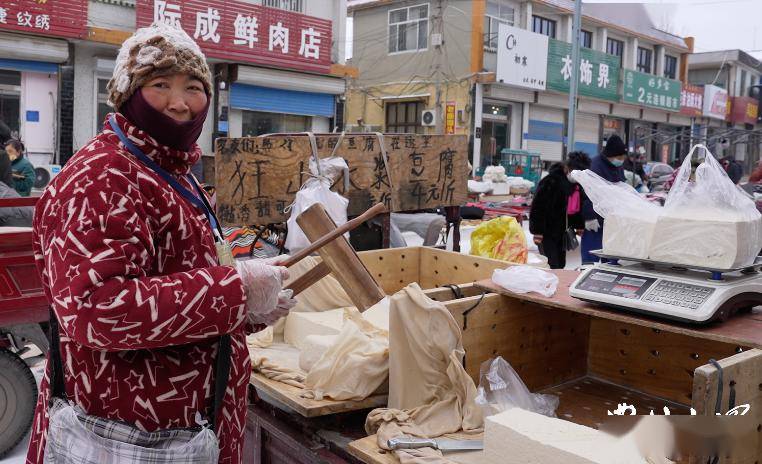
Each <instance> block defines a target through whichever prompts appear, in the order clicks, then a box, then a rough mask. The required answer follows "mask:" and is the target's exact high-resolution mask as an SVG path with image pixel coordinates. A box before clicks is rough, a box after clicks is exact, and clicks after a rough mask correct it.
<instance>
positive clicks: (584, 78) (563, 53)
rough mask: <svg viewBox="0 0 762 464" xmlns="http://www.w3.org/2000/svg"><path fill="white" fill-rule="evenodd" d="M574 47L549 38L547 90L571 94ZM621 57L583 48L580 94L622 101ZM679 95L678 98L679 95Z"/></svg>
mask: <svg viewBox="0 0 762 464" xmlns="http://www.w3.org/2000/svg"><path fill="white" fill-rule="evenodd" d="M571 55H572V47H571V44H569V43H566V42H562V41H560V40H555V39H550V41H549V43H548V78H547V88H548V90H555V91H557V92H564V93H569V82H570V79H571V68H572V59H571ZM619 70H620V67H619V57H618V56H614V55H609V54H607V53H603V52H598V51H595V50H590V49H589V48H581V49H580V63H579V87H578V88H579V94H580V95H584V96H587V97H593V98H600V99H603V100H611V101H619V94H618V92H617V91H618V89H619V72H620V71H619ZM678 96H679V95H678Z"/></svg>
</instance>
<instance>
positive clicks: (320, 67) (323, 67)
mask: <svg viewBox="0 0 762 464" xmlns="http://www.w3.org/2000/svg"><path fill="white" fill-rule="evenodd" d="M136 8H137V26H138V27H144V26H148V25H150V24H151V23H153V22H154V21H158V22H164V23H167V24H170V25H172V26H175V27H180V28H182V29H183V30H184V31H185V32H187V33H188V35H190V36H191V37H192V38H193V39H195V41H196V43H197V44H198V45H199V46H200V47H201V49H202V50H203V51H204V53H205V54H206V56H207V57H210V58H217V59H221V60H228V61H236V62H241V63H253V64H260V65H265V66H275V67H279V68H289V69H296V70H300V71H311V72H318V73H327V72H328V71H329V70H330V67H331V41H332V37H331V21H329V20H325V19H321V18H315V17H312V16H307V15H303V14H299V13H294V12H291V11H286V10H281V9H279V8H270V7H266V6H262V5H253V4H251V3H245V2H243V1H235V0H218V1H215V2H209V1H208V0H137V4H136Z"/></svg>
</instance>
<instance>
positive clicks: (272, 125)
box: [241, 111, 312, 137]
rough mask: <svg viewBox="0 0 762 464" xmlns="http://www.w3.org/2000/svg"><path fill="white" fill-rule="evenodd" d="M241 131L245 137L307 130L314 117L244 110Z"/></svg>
mask: <svg viewBox="0 0 762 464" xmlns="http://www.w3.org/2000/svg"><path fill="white" fill-rule="evenodd" d="M241 119H242V120H241V133H242V135H243V136H244V137H256V136H257V135H262V134H273V133H276V132H278V133H280V132H306V131H308V130H309V129H310V128H311V125H312V124H311V123H312V118H311V117H309V116H298V115H294V114H281V113H266V112H264V111H243V117H242V118H241Z"/></svg>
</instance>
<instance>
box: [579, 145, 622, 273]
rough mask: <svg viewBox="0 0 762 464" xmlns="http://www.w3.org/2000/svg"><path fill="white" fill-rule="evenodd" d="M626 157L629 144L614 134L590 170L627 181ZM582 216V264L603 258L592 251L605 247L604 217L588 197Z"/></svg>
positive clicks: (584, 202) (619, 180)
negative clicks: (583, 224)
mask: <svg viewBox="0 0 762 464" xmlns="http://www.w3.org/2000/svg"><path fill="white" fill-rule="evenodd" d="M626 157H627V146H626V145H625V144H624V141H622V138H621V137H619V136H618V135H616V134H614V135H612V136H610V137H609V138H608V140H606V145H605V146H604V147H603V151H602V152H601V154H600V155H598V156H596V157H595V158H593V161H592V164H591V166H590V170H591V171H593V172H594V173H596V174H598V175H599V176H601V177H603V178H604V179H606V180H607V181H609V182H625V176H624V169H623V168H622V166H623V165H624V160H625V158H626ZM582 216H583V217H584V219H585V232H584V233H583V234H582V242H581V243H580V251H581V253H582V264H592V263H594V262H596V261H600V260H601V259H600V258H598V257H597V256H595V255H593V254H592V253H590V252H591V251H594V250H600V249H601V248H603V218H602V217H601V216H600V215H599V214H598V213H596V212H595V209H593V203H592V202H591V201H590V199H588V198H585V200H584V201H583V203H582Z"/></svg>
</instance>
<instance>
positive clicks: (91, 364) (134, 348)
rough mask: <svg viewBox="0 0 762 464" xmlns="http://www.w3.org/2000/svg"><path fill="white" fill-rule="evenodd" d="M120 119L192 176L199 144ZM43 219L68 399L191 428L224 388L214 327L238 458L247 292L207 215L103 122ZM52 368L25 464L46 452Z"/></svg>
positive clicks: (146, 146)
mask: <svg viewBox="0 0 762 464" xmlns="http://www.w3.org/2000/svg"><path fill="white" fill-rule="evenodd" d="M116 117H117V122H118V124H119V125H120V127H121V128H122V130H123V131H124V133H125V134H127V136H128V137H129V138H130V139H131V140H132V141H133V143H135V145H136V146H138V148H140V149H141V150H142V151H143V152H144V153H145V154H146V155H148V156H149V157H151V158H152V159H153V160H154V161H156V162H157V163H158V164H159V165H160V166H162V167H163V168H164V169H166V170H168V171H169V172H171V173H173V174H176V175H181V174H186V173H188V172H189V170H190V166H191V165H192V164H193V163H195V162H196V161H197V160H198V159H199V156H200V149H199V148H198V146H197V145H194V147H193V149H192V150H191V151H190V152H179V151H177V150H172V149H170V148H168V147H164V146H160V145H159V144H158V143H157V142H156V141H155V140H154V139H152V138H151V137H150V136H148V135H147V134H146V133H144V132H142V131H140V130H138V129H137V128H136V127H135V126H133V125H132V124H131V123H129V122H128V121H127V120H126V119H125V118H124V117H122V116H121V115H119V114H117V115H116ZM178 179H180V181H181V183H183V185H185V186H186V187H187V188H189V189H192V187H191V185H190V184H189V183H188V182H187V180H185V178H184V176H179V177H178ZM191 191H194V190H191ZM33 227H34V234H35V241H34V253H35V259H36V261H37V268H38V271H39V272H40V274H41V276H42V281H43V286H44V290H45V294H46V296H47V298H48V301H49V302H50V303H51V304H52V306H53V309H54V310H55V313H56V315H57V317H58V320H59V322H60V326H61V357H62V360H63V364H64V371H65V384H66V392H67V395H68V397H69V398H70V399H71V398H73V399H74V401H76V403H77V404H79V405H80V406H82V407H83V408H84V409H85V411H87V413H89V414H92V415H96V416H100V417H106V418H111V419H116V420H122V421H125V422H128V423H131V424H135V426H137V427H138V428H140V429H143V430H146V431H154V430H157V429H162V428H169V427H191V426H194V425H195V421H194V415H195V413H196V411H201V412H202V414H204V415H205V416H206V413H207V411H208V410H209V409H208V408H209V406H210V401H211V395H212V394H213V391H214V383H213V381H214V375H213V373H214V359H215V354H216V349H217V338H218V337H219V336H220V335H221V334H225V333H231V334H232V337H231V338H232V360H231V370H230V379H229V381H228V386H227V392H226V394H225V398H224V401H223V409H222V414H221V416H222V418H221V420H220V424H219V425H218V428H217V436H218V437H219V438H220V448H221V453H220V462H221V463H238V462H241V453H242V448H243V430H244V427H245V417H246V389H247V385H248V381H249V376H250V372H251V368H250V360H249V355H248V351H247V349H246V341H245V333H244V321H245V319H246V307H245V301H246V297H245V292H244V288H243V284H242V282H241V278H240V277H239V275H238V273H237V272H236V270H235V269H234V268H233V267H230V266H220V265H218V260H217V253H216V250H215V246H214V239H213V237H212V234H211V229H210V226H209V222H208V220H207V218H206V216H205V215H204V213H203V212H202V211H200V210H198V209H196V208H195V207H194V206H193V205H192V204H191V203H190V202H188V201H187V200H185V199H184V198H183V197H182V196H180V194H178V193H177V192H175V190H173V189H172V187H170V186H169V185H168V184H167V183H166V182H165V181H164V180H162V179H161V178H160V177H159V176H158V175H157V174H155V173H154V172H153V171H152V170H151V169H150V168H148V167H147V166H145V165H144V164H143V163H141V162H140V161H139V160H138V159H137V158H135V157H134V156H133V155H132V154H130V153H129V152H128V151H127V149H125V148H124V146H123V145H122V144H121V143H120V142H119V139H118V137H117V136H116V134H114V132H113V131H112V130H111V129H110V126H109V125H108V124H106V126H105V128H104V130H103V132H102V133H101V134H99V135H98V136H96V137H95V138H94V139H93V140H92V141H91V142H90V143H89V144H88V145H87V146H85V147H84V148H82V149H81V150H79V151H78V152H77V154H76V155H74V157H73V158H72V159H71V160H70V161H69V162H68V163H67V164H66V166H65V167H64V169H63V170H62V171H61V173H60V174H59V175H58V176H57V177H56V178H55V179H54V180H53V182H52V183H51V184H50V186H49V187H48V188H47V189H46V191H45V193H44V194H43V196H42V198H41V199H40V201H39V202H38V203H37V207H36V209H35V217H34V226H33ZM47 377H48V376H47V374H46V375H45V378H44V379H43V381H42V385H41V388H40V396H39V400H38V403H37V410H36V413H35V418H34V423H33V426H32V437H31V442H30V445H29V452H28V455H27V463H34V464H38V463H42V461H43V454H44V448H45V436H46V433H47V427H48V415H47V404H48V400H49V398H50V388H49V382H48V378H47Z"/></svg>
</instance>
